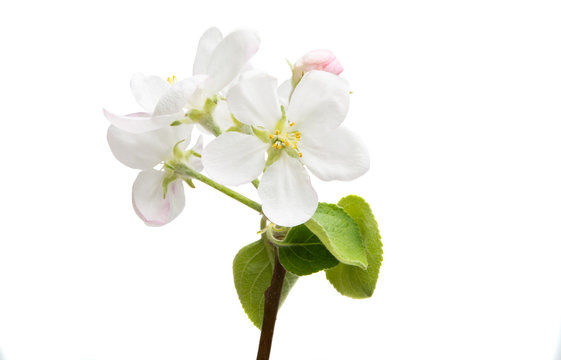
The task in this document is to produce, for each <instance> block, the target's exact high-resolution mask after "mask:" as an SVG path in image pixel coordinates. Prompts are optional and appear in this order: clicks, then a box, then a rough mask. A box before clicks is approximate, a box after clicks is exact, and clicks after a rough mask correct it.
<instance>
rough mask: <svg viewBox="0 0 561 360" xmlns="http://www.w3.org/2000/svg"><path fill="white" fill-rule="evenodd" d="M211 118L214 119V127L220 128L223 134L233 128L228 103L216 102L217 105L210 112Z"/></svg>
mask: <svg viewBox="0 0 561 360" xmlns="http://www.w3.org/2000/svg"><path fill="white" fill-rule="evenodd" d="M212 118H213V119H214V122H215V123H216V125H218V126H219V127H220V129H221V130H222V132H225V131H226V130H228V129H229V128H231V127H232V126H234V121H233V120H232V114H231V113H230V109H229V108H228V103H227V102H226V101H224V100H218V103H217V104H216V107H215V108H214V111H213V112H212Z"/></svg>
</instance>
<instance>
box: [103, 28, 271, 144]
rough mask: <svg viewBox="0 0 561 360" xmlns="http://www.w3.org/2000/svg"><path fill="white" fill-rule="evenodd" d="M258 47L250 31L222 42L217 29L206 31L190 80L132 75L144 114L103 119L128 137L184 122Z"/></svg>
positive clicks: (230, 36)
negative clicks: (190, 111)
mask: <svg viewBox="0 0 561 360" xmlns="http://www.w3.org/2000/svg"><path fill="white" fill-rule="evenodd" d="M259 44H260V40H259V37H258V36H257V34H256V33H255V32H253V31H250V30H237V31H234V32H232V33H231V34H229V35H228V36H226V37H225V38H222V34H221V33H220V31H219V30H218V29H216V28H210V29H208V30H207V31H206V32H205V33H204V34H203V36H202V37H201V39H200V41H199V46H198V49H197V55H196V57H195V62H194V65H193V76H192V77H190V78H187V79H184V80H181V81H177V80H176V78H175V76H174V77H171V78H168V79H167V81H166V80H164V79H162V78H160V77H157V76H145V75H143V74H139V73H137V74H134V75H133V77H132V79H131V83H130V86H131V90H132V93H133V96H134V98H135V99H136V101H137V102H138V104H139V105H140V106H141V107H142V108H143V109H144V110H145V111H144V112H138V113H133V114H128V115H117V114H114V113H112V112H110V111H108V110H104V113H105V116H106V117H107V119H108V120H109V121H110V122H111V123H112V124H113V125H114V126H116V127H118V128H120V129H122V130H125V131H128V132H131V133H143V132H147V131H152V130H156V129H161V128H162V127H166V126H168V125H169V124H171V123H172V122H174V121H176V120H181V119H184V118H185V114H186V113H187V112H188V111H189V110H193V109H197V110H203V108H204V104H205V102H206V100H207V99H209V98H213V97H214V96H215V95H219V93H220V91H222V90H223V89H224V88H225V87H227V86H228V85H229V84H230V83H231V82H232V81H233V80H234V79H235V78H236V77H237V76H238V74H239V73H240V72H241V71H242V70H243V69H244V67H246V66H247V63H248V61H249V59H250V58H251V57H252V56H253V55H254V54H255V53H256V52H257V50H258V49H259ZM220 106H222V107H223V106H224V105H223V104H219V106H218V107H219V108H220ZM220 113H221V112H220V111H218V114H220ZM224 119H225V120H226V121H230V119H229V117H220V116H219V117H218V118H217V120H218V121H219V122H220V121H223V120H224Z"/></svg>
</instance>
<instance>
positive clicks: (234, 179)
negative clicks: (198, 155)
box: [202, 132, 269, 185]
mask: <svg viewBox="0 0 561 360" xmlns="http://www.w3.org/2000/svg"><path fill="white" fill-rule="evenodd" d="M268 147H269V145H268V144H265V143H264V142H262V141H261V140H259V139H258V138H257V137H255V136H253V135H246V134H241V133H238V132H227V133H224V134H222V135H220V136H219V137H217V138H216V139H214V140H213V141H211V142H210V143H209V144H208V145H207V146H206V148H205V149H204V150H203V157H202V159H203V165H204V167H205V170H206V172H207V173H208V175H209V177H210V178H212V179H213V180H216V181H217V182H219V183H221V184H225V185H241V184H245V183H248V182H250V181H252V180H254V179H256V178H257V177H258V176H259V175H260V174H261V172H262V171H263V168H264V167H265V151H266V150H267V148H268Z"/></svg>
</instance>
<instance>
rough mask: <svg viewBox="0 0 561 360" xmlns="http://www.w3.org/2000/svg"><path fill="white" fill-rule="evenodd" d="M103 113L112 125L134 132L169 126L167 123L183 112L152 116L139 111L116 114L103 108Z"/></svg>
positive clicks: (180, 116)
mask: <svg viewBox="0 0 561 360" xmlns="http://www.w3.org/2000/svg"><path fill="white" fill-rule="evenodd" d="M103 114H104V115H105V117H106V118H107V120H109V121H110V122H111V124H113V125H114V126H116V127H118V128H119V129H121V130H124V131H127V132H130V133H135V134H139V133H144V132H148V131H153V130H157V129H161V128H163V127H169V124H171V123H172V122H174V121H175V120H179V119H181V118H182V117H183V113H176V114H169V115H158V116H153V115H152V114H148V113H144V112H141V113H134V114H128V115H117V114H114V113H112V112H110V111H108V110H105V109H103Z"/></svg>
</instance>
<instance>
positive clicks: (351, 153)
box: [298, 127, 370, 181]
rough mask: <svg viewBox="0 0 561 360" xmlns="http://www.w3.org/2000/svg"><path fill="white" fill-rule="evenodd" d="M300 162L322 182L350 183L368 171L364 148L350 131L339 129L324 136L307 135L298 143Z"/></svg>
mask: <svg viewBox="0 0 561 360" xmlns="http://www.w3.org/2000/svg"><path fill="white" fill-rule="evenodd" d="M298 147H299V149H300V151H301V152H302V162H303V163H304V164H305V165H306V166H307V167H308V169H309V170H310V171H311V172H312V173H313V174H314V175H315V176H317V177H318V178H320V179H321V180H324V181H330V180H343V181H349V180H353V179H356V178H357V177H359V176H361V175H363V174H364V173H365V172H366V171H368V169H369V168H370V157H369V156H368V149H367V147H366V145H365V144H364V143H363V142H362V140H360V138H359V137H358V136H356V135H355V134H354V133H353V132H351V131H350V130H347V129H346V128H343V127H339V128H337V129H335V130H331V131H329V132H327V133H324V135H323V136H310V135H308V136H306V135H305V134H302V139H301V141H300V142H299V143H298Z"/></svg>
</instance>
